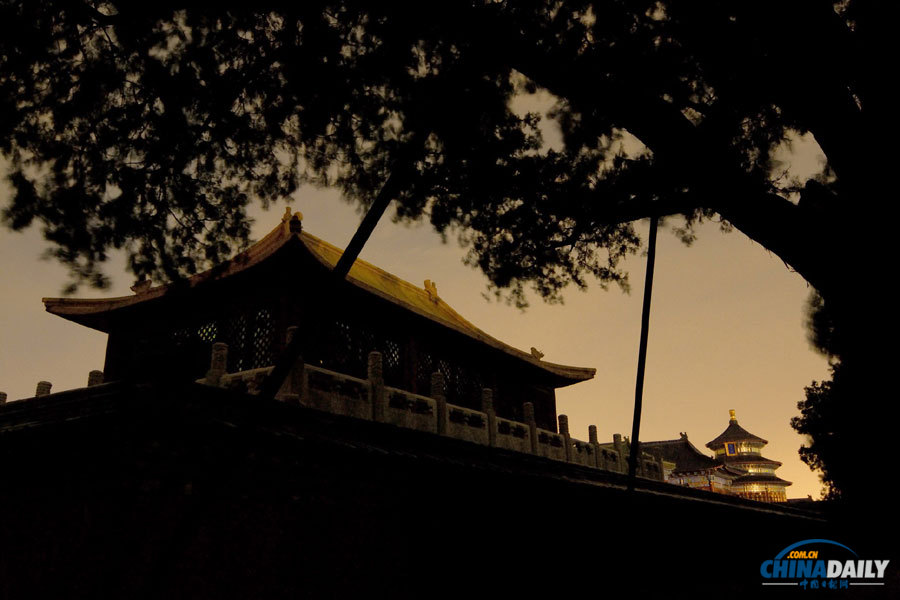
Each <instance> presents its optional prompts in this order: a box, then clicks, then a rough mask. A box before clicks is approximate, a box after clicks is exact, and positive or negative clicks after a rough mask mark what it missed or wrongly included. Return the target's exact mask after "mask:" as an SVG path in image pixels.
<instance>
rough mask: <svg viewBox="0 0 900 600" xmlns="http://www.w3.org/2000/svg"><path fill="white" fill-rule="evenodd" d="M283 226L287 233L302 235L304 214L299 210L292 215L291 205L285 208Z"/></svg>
mask: <svg viewBox="0 0 900 600" xmlns="http://www.w3.org/2000/svg"><path fill="white" fill-rule="evenodd" d="M281 224H282V227H284V232H285V233H300V232H301V231H303V213H302V212H300V211H299V210H298V211H297V212H295V213H293V215H292V214H291V207H290V205H288V206H285V207H284V215H282V217H281Z"/></svg>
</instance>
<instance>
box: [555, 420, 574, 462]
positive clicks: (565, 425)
mask: <svg viewBox="0 0 900 600" xmlns="http://www.w3.org/2000/svg"><path fill="white" fill-rule="evenodd" d="M558 420H559V434H560V435H561V436H562V439H563V445H564V446H565V448H566V462H572V436H571V435H569V417H568V416H567V415H559V417H558Z"/></svg>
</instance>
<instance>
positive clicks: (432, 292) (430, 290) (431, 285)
mask: <svg viewBox="0 0 900 600" xmlns="http://www.w3.org/2000/svg"><path fill="white" fill-rule="evenodd" d="M425 292H426V293H427V294H428V299H429V300H431V301H432V302H434V303H435V304H437V303H438V293H437V284H436V283H435V282H433V281H431V280H430V279H426V280H425Z"/></svg>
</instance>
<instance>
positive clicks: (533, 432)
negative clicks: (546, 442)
mask: <svg viewBox="0 0 900 600" xmlns="http://www.w3.org/2000/svg"><path fill="white" fill-rule="evenodd" d="M522 412H524V413H525V422H526V423H527V424H528V429H529V433H530V437H531V453H532V454H537V453H538V434H537V422H535V420H534V404H533V403H531V402H526V403H525V404H523V405H522Z"/></svg>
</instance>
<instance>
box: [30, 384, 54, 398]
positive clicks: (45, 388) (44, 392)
mask: <svg viewBox="0 0 900 600" xmlns="http://www.w3.org/2000/svg"><path fill="white" fill-rule="evenodd" d="M51 387H53V384H52V383H50V382H49V381H38V384H37V389H35V391H34V396H35V398H37V397H39V396H49V395H50V388H51Z"/></svg>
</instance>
